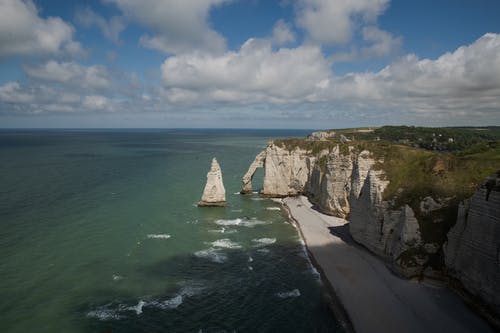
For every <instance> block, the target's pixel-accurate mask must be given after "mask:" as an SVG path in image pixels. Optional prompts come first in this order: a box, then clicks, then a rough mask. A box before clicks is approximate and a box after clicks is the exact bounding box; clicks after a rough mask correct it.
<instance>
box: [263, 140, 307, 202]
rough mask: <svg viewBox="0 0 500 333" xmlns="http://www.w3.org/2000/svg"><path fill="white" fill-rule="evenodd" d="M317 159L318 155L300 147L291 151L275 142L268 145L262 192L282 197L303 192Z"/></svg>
mask: <svg viewBox="0 0 500 333" xmlns="http://www.w3.org/2000/svg"><path fill="white" fill-rule="evenodd" d="M316 160H317V158H316V156H311V154H309V153H308V152H307V151H306V150H303V149H300V148H296V149H294V150H292V151H290V150H287V149H286V148H284V147H279V146H277V145H274V144H270V145H268V146H267V148H266V151H265V162H264V168H265V172H264V187H263V190H262V194H264V195H270V196H277V197H280V196H281V197H282V196H289V195H297V194H299V193H302V192H303V191H304V187H305V185H306V183H307V181H308V180H309V178H310V176H311V173H312V170H313V168H314V165H315V164H316Z"/></svg>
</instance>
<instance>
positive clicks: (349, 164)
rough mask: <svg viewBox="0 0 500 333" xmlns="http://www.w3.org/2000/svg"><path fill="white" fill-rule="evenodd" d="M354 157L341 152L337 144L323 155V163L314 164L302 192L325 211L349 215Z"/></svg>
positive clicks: (336, 214)
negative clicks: (311, 173) (310, 175)
mask: <svg viewBox="0 0 500 333" xmlns="http://www.w3.org/2000/svg"><path fill="white" fill-rule="evenodd" d="M354 158H355V156H354V155H353V154H351V153H345V154H342V153H341V152H340V149H339V147H338V146H337V147H335V148H334V149H333V150H332V151H331V152H330V153H329V154H327V155H326V156H324V157H323V163H317V164H316V165H315V166H314V170H313V175H312V177H311V178H310V180H309V181H308V182H307V184H306V185H307V186H306V187H305V191H304V192H305V193H307V194H308V196H309V198H310V199H311V201H313V202H314V203H316V204H317V205H318V206H319V207H320V208H321V209H322V210H323V211H324V212H325V213H327V214H331V215H335V216H339V217H342V218H346V217H347V216H348V215H349V211H350V205H349V193H350V190H351V175H352V169H353V159H354Z"/></svg>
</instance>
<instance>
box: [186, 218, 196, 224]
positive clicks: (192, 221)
mask: <svg viewBox="0 0 500 333" xmlns="http://www.w3.org/2000/svg"><path fill="white" fill-rule="evenodd" d="M198 222H199V221H198V219H196V220H189V221H186V223H187V224H198Z"/></svg>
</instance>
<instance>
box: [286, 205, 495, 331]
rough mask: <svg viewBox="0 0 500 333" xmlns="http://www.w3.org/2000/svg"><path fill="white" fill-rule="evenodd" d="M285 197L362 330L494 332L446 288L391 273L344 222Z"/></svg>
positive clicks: (352, 318) (347, 310) (356, 326)
mask: <svg viewBox="0 0 500 333" xmlns="http://www.w3.org/2000/svg"><path fill="white" fill-rule="evenodd" d="M283 201H284V203H285V205H287V207H288V209H289V211H290V214H291V215H292V217H293V218H294V220H295V221H296V223H297V224H298V227H299V229H300V232H301V234H302V237H303V238H304V241H305V243H306V245H307V248H308V250H309V252H310V253H311V254H312V256H313V257H314V261H315V262H316V263H317V264H318V265H319V266H320V269H321V271H322V272H323V273H324V275H325V277H326V278H327V280H328V281H327V282H328V283H329V284H330V285H331V287H332V288H333V290H334V291H335V294H336V296H337V298H338V299H339V300H340V302H341V303H342V305H343V307H344V308H345V310H346V312H347V313H348V315H349V317H350V319H351V321H352V324H353V326H354V329H355V331H356V332H357V333H365V332H366V333H368V332H369V333H374V332H375V333H376V332H384V333H387V332H398V333H399V332H436V333H437V332H446V333H448V332H454V333H459V332H474V333H478V332H493V331H492V330H491V328H490V327H489V326H488V324H487V323H486V322H485V321H483V320H482V319H481V318H479V317H478V316H477V315H475V314H474V313H472V312H471V311H470V310H469V309H468V308H467V307H466V306H465V304H464V303H463V302H462V301H461V300H460V298H459V297H458V296H456V295H455V294H453V293H452V292H451V291H449V290H447V289H446V288H437V287H429V286H425V285H422V284H419V283H416V282H413V281H409V280H405V279H401V278H399V277H397V276H395V275H394V274H392V273H391V272H390V271H389V270H388V269H387V267H386V266H385V265H384V263H383V262H382V261H380V260H379V259H378V258H376V257H375V256H373V255H372V254H370V253H369V252H368V251H367V250H365V249H363V248H361V247H359V246H357V245H356V244H354V242H352V240H351V239H350V234H349V232H348V229H347V225H346V223H347V222H346V221H345V220H343V219H340V218H336V217H332V216H328V215H325V214H321V213H319V212H318V211H316V210H314V209H313V208H312V205H311V203H310V202H309V201H308V199H307V198H306V197H303V196H301V197H294V198H286V199H284V200H283Z"/></svg>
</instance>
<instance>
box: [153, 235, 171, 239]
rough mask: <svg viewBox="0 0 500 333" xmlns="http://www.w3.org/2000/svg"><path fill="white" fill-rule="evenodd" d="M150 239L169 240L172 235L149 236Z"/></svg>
mask: <svg viewBox="0 0 500 333" xmlns="http://www.w3.org/2000/svg"><path fill="white" fill-rule="evenodd" d="M147 237H148V238H151V239H169V238H170V235H169V234H148V236H147Z"/></svg>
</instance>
